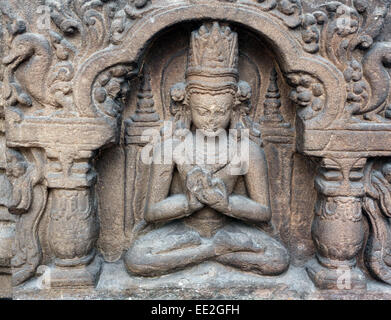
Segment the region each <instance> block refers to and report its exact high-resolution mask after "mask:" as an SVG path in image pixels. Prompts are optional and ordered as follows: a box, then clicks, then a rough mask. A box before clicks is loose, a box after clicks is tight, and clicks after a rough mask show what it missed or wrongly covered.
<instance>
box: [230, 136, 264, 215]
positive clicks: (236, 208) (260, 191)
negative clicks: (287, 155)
mask: <svg viewBox="0 0 391 320" xmlns="http://www.w3.org/2000/svg"><path fill="white" fill-rule="evenodd" d="M245 182H246V187H247V191H248V194H249V197H245V196H240V195H235V194H232V195H230V196H229V198H228V201H229V206H228V212H227V213H226V214H227V215H229V216H232V217H235V218H237V219H241V220H248V221H253V222H267V221H269V220H270V219H271V210H270V202H269V183H268V177H267V163H266V157H265V154H264V152H263V149H261V148H260V147H259V146H258V145H256V144H254V143H252V142H251V143H250V154H249V169H248V172H247V174H246V175H245Z"/></svg>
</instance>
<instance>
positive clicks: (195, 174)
mask: <svg viewBox="0 0 391 320" xmlns="http://www.w3.org/2000/svg"><path fill="white" fill-rule="evenodd" d="M186 185H187V188H188V190H189V191H190V193H191V194H193V195H194V196H195V197H196V198H197V199H198V201H200V202H201V203H203V204H205V205H207V206H209V207H211V208H213V209H215V210H217V211H219V212H226V211H227V210H228V208H229V201H228V195H227V189H226V187H225V184H224V182H223V181H222V180H221V179H218V178H212V175H211V174H210V172H208V171H206V170H204V169H202V168H200V167H195V168H194V169H192V170H191V171H190V172H189V173H188V174H187V181H186Z"/></svg>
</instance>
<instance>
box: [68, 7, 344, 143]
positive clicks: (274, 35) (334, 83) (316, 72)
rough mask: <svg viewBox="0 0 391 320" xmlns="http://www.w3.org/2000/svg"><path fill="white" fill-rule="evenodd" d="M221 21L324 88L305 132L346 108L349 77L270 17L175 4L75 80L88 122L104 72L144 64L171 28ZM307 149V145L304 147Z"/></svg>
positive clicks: (103, 53) (131, 32) (93, 61)
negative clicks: (251, 34) (148, 50)
mask: <svg viewBox="0 0 391 320" xmlns="http://www.w3.org/2000/svg"><path fill="white" fill-rule="evenodd" d="M204 20H218V21H227V22H230V23H235V24H238V25H243V26H245V27H246V28H248V29H250V30H252V31H253V32H254V33H255V34H256V35H257V36H259V37H260V38H261V39H263V40H264V41H265V43H267V44H268V45H270V47H271V48H272V50H273V52H274V53H275V56H276V60H277V61H278V64H279V66H280V68H281V70H282V72H283V73H284V74H290V73H293V74H295V73H296V74H300V73H302V74H309V75H310V76H312V77H314V78H316V79H318V81H319V82H320V83H321V84H322V85H323V86H324V89H325V93H326V102H325V105H324V106H323V108H322V109H321V110H318V111H317V112H316V114H315V115H314V116H312V117H311V119H304V121H303V129H304V130H306V129H325V128H327V127H329V126H330V125H331V124H332V122H333V121H334V120H335V119H336V117H337V116H338V115H339V114H340V113H341V112H342V110H343V108H344V102H345V96H346V90H345V86H346V85H345V81H344V79H343V75H342V74H341V72H340V71H338V70H337V68H336V67H335V66H334V65H332V64H330V63H329V62H327V61H326V60H324V59H323V58H320V57H314V56H312V55H310V54H308V53H307V52H305V50H304V49H303V47H302V44H301V43H300V41H299V40H298V38H297V37H296V36H295V32H294V31H293V30H292V29H289V28H288V27H286V26H285V25H284V24H283V22H282V21H281V20H279V19H278V18H276V17H274V16H272V15H270V14H269V13H267V12H263V11H261V10H257V9H255V8H251V9H250V8H248V7H246V6H243V5H237V4H235V5H232V4H222V5H219V6H218V7H216V6H215V5H209V4H205V3H202V4H197V5H195V4H194V5H192V4H190V5H184V4H174V5H172V6H167V7H165V8H161V9H156V10H154V11H152V12H150V13H149V14H147V15H146V16H144V17H143V18H142V19H140V20H139V21H137V22H136V23H135V24H134V25H133V26H132V28H131V29H130V30H129V31H128V34H127V35H126V37H124V39H123V41H122V43H121V44H120V45H118V46H114V47H110V48H109V49H106V50H104V51H100V52H97V53H96V54H94V55H93V56H92V57H90V58H89V59H88V60H87V61H86V62H85V63H84V64H83V66H82V67H81V68H80V69H79V71H78V73H77V75H76V77H75V86H74V88H75V89H74V98H75V104H76V106H77V108H78V110H79V113H80V115H81V116H83V117H95V116H96V109H95V107H94V105H93V102H92V101H91V100H92V99H91V89H92V86H93V83H94V81H95V79H96V78H97V76H98V75H99V73H100V72H102V71H103V70H106V69H108V68H110V67H111V66H114V65H117V64H129V63H138V62H140V60H141V59H142V57H143V55H144V54H145V49H146V48H148V47H149V45H150V43H151V42H153V41H154V39H156V38H157V37H158V36H159V34H160V33H161V32H162V31H164V30H165V29H167V28H169V27H172V26H174V25H177V24H180V23H186V22H192V21H193V22H194V21H204ZM303 149H305V146H304V147H303Z"/></svg>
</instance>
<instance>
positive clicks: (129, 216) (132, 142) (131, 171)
mask: <svg viewBox="0 0 391 320" xmlns="http://www.w3.org/2000/svg"><path fill="white" fill-rule="evenodd" d="M150 81H151V79H150V75H149V73H148V71H147V70H145V69H144V74H143V78H142V82H141V86H140V90H139V92H138V95H137V97H138V100H137V108H136V112H135V114H134V115H132V116H131V117H130V118H129V119H128V120H126V121H125V154H126V166H125V167H126V179H125V181H126V187H125V189H126V190H125V195H126V196H125V212H126V213H125V217H126V218H125V230H126V231H125V232H126V238H127V240H128V242H129V243H130V242H131V241H132V239H134V238H135V237H136V236H137V233H138V232H139V231H140V229H142V228H143V227H144V220H143V214H144V207H145V200H146V195H147V192H148V183H146V182H147V181H148V180H149V172H150V165H148V164H145V163H143V161H142V159H141V151H142V149H143V147H145V146H146V145H147V144H148V143H149V142H150V141H149V140H148V135H150V134H152V133H153V131H154V132H155V133H156V134H159V130H160V126H161V121H160V117H159V114H158V113H157V112H156V110H155V108H154V100H153V95H152V92H151V84H150Z"/></svg>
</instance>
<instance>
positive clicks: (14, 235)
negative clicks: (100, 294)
mask: <svg viewBox="0 0 391 320" xmlns="http://www.w3.org/2000/svg"><path fill="white" fill-rule="evenodd" d="M36 2H37V3H35V2H34V1H33V2H31V3H29V4H28V5H26V8H23V7H21V5H20V3H11V2H7V1H5V2H0V13H1V22H0V27H1V29H0V31H1V32H0V37H1V39H2V43H3V44H2V45H1V48H0V52H1V58H2V60H1V68H0V71H1V72H0V153H2V154H4V156H1V155H0V195H1V196H0V273H4V274H7V275H9V276H10V275H11V274H12V279H13V286H14V287H15V288H18V290H19V291H18V292H20V293H21V294H22V295H23V292H27V291H23V290H24V286H25V285H26V284H31V283H32V282H33V281H36V280H37V279H38V278H40V277H41V278H42V277H43V278H44V281H43V282H42V284H43V286H45V287H46V288H47V289H49V290H54V289H55V288H68V289H69V290H78V289H79V288H84V289H88V290H95V291H96V292H97V291H98V289H97V288H98V287H99V284H101V283H102V285H103V284H104V283H107V281H106V282H105V279H106V278H105V277H106V274H107V271H106V270H107V268H111V267H112V266H116V268H118V269H117V270H119V272H120V274H121V276H119V279H120V280H119V281H120V282H121V281H122V280H123V279H125V280H123V281H125V282H126V281H135V280H134V279H140V281H141V283H148V281H152V280H151V278H153V279H163V278H164V277H162V278H160V276H161V275H166V277H175V276H176V275H178V274H183V273H185V274H188V275H189V277H190V278H191V277H192V276H191V274H192V272H194V270H198V269H197V268H202V266H205V265H211V266H218V267H216V268H226V270H231V271H232V270H234V271H232V272H236V273H235V274H240V276H243V277H248V279H250V277H256V279H260V280H259V281H261V282H262V281H265V280H264V279H266V277H265V276H266V275H268V276H270V275H272V276H273V277H272V279H274V280H272V281H284V280H281V279H283V277H284V276H285V275H287V274H288V275H289V274H291V273H292V272H296V271H292V270H300V271H297V272H301V271H303V270H306V272H307V273H306V274H305V277H307V276H308V278H307V279H308V281H310V280H309V279H311V281H312V282H313V283H314V285H315V287H316V288H317V289H316V290H317V292H323V290H325V289H333V290H342V289H350V290H351V291H353V292H356V291H357V292H358V291H359V290H363V289H366V288H367V283H368V281H378V282H381V283H387V284H390V283H391V280H390V279H391V276H390V268H391V267H390V266H391V260H390V258H389V255H390V252H389V251H390V244H389V241H390V239H389V238H390V226H389V217H390V213H389V209H388V208H389V206H390V204H389V201H390V199H389V196H390V195H389V193H390V191H389V189H390V181H388V180H389V171H390V168H389V161H388V160H389V159H388V158H389V157H390V156H391V152H390V148H389V145H390V143H391V124H390V117H391V113H390V112H391V111H390V110H391V108H390V75H389V70H388V68H389V67H390V65H391V55H390V52H391V51H390V42H389V41H388V38H387V36H384V34H385V31H384V26H385V23H386V20H387V15H388V13H389V9H390V2H389V1H386V0H373V1H361V0H351V1H350V0H347V1H331V2H327V1H317V2H316V3H313V4H312V6H311V8H312V9H311V10H309V5H308V3H307V2H306V1H299V0H263V1H260V0H257V1H256V0H237V1H225V0H224V1H219V0H215V1H206V0H197V1H196V0H179V1H166V0H148V1H147V0H143V1H138V0H134V1H131V0H117V1H115V0H101V1H92V0H87V1H81V0H69V1H60V0H45V1H36ZM38 2H39V3H38ZM318 3H320V4H319V5H318ZM29 10H30V12H28V11H29ZM180 30H182V31H180ZM197 129H198V131H200V132H201V133H202V135H201V137H202V139H204V140H205V141H206V140H208V139H209V140H210V139H211V138H213V139H218V140H219V139H220V140H221V141H223V138H221V134H224V135H225V136H226V137H228V139H231V140H229V143H231V142H232V141H233V142H234V143H235V146H236V147H235V148H236V149H234V150H235V152H234V153H233V154H231V153H230V154H226V155H222V154H216V155H214V159H213V161H214V162H213V163H211V164H210V163H208V164H205V163H201V164H200V158H201V157H202V156H205V157H206V159H209V158H208V157H210V154H209V153H208V152H207V151H205V150H204V149H202V150H201V149H198V148H197V144H195V143H194V142H195V141H198V140H197V139H199V138H200V136H199V134H198V133H197V132H198V131H197ZM230 130H231V131H232V130H236V132H239V133H240V134H238V135H236V136H234V137H232V134H231V132H230ZM246 130H247V131H246ZM220 140H219V141H220ZM244 141H245V142H247V143H248V145H249V147H248V148H249V149H248V154H249V161H247V162H245V161H244V162H238V163H237V164H236V166H235V165H233V163H234V162H235V161H236V160H237V157H238V155H239V154H240V155H241V154H242V153H245V152H244V151H243V149H241V148H242V145H243V142H244ZM227 143H228V142H227ZM178 146H179V147H178ZM183 146H186V148H184V149H183ZM167 148H168V149H170V150H171V149H173V150H175V149H176V148H179V149H178V150H181V151H180V152H179V151H178V152H177V153H175V152H174V155H173V159H172V162H170V163H166V162H164V161H163V163H161V162H159V161H158V160H159V159H160V160H162V159H163V160H164V159H165V157H166V156H167V155H166V154H165V150H166V149H167ZM180 148H182V149H180ZM189 150H190V151H189ZM239 151H240V152H239ZM186 152H188V153H187V154H186ZM163 154H164V157H162V158H161V157H160V156H162V155H163ZM189 154H191V155H193V156H195V157H194V159H193V160H195V161H193V162H191V161H190V162H189V161H188V160H189V159H188V157H189ZM223 156H226V158H225V161H220V160H222V159H221V157H223ZM186 157H187V158H186ZM145 158H148V159H150V160H151V161H152V162H148V161H147V162H146V161H145ZM190 158H191V157H190ZM223 158H224V157H223ZM191 159H192V158H191ZM209 160H210V159H209ZM223 160H224V159H223ZM197 161H198V162H197ZM216 162H217V163H216ZM300 170H306V172H305V173H303V172H300ZM233 172H234V173H233ZM300 177H305V179H304V180H305V181H301V180H300ZM303 194H305V195H308V197H307V196H303ZM316 196H317V199H315V197H316ZM312 208H313V209H312ZM311 226H312V227H311ZM11 243H12V244H13V248H11ZM40 266H45V267H46V268H43V269H45V271H44V274H43V275H42V273H43V271H42V270H43V269H42V267H41V268H40ZM341 270H342V271H344V272H348V273H349V277H350V278H349V279H350V280H349V288H345V287H344V288H342V289H341V286H340V279H341ZM181 272H182V273H181ZM280 277H282V278H280ZM129 279H130V280H129ZM251 279H253V278H251ZM277 279H279V280H277ZM159 281H162V280H157V282H159ZM249 281H250V282H251V281H253V280H249ZM257 281H258V280H257ZM94 288H95V289H94ZM113 290H114V289H113ZM26 294H27V293H26ZM27 295H28V294H27Z"/></svg>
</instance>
